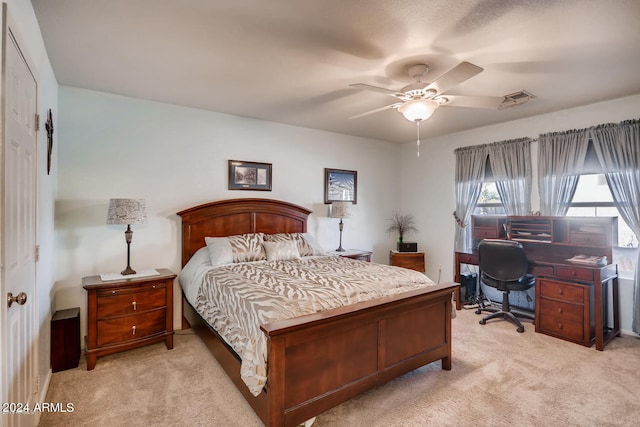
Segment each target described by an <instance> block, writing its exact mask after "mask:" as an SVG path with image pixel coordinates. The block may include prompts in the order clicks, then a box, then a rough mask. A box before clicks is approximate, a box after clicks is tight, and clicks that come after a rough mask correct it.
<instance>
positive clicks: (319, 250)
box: [302, 233, 327, 255]
mask: <svg viewBox="0 0 640 427" xmlns="http://www.w3.org/2000/svg"><path fill="white" fill-rule="evenodd" d="M302 237H303V238H304V240H306V241H307V243H308V244H309V246H311V247H312V248H313V254H314V255H327V251H325V250H324V248H323V247H322V246H320V244H319V243H318V241H317V240H316V238H315V237H313V236H312V235H311V234H309V233H302Z"/></svg>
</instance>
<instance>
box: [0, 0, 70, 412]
mask: <svg viewBox="0 0 640 427" xmlns="http://www.w3.org/2000/svg"><path fill="white" fill-rule="evenodd" d="M5 3H6V4H7V14H8V16H9V24H10V25H11V26H12V29H13V31H14V33H15V34H16V37H17V39H18V43H19V44H20V48H21V50H22V52H23V54H24V56H25V57H26V59H27V62H28V63H29V65H30V67H31V72H32V73H33V74H34V76H35V79H36V81H37V84H38V92H37V97H38V99H37V108H38V113H39V114H40V117H41V118H42V119H41V121H40V124H41V128H40V132H39V133H38V148H37V149H38V152H37V155H38V160H37V164H38V169H37V171H38V176H37V187H38V201H37V203H38V214H37V215H38V217H37V224H36V227H37V231H36V232H37V243H38V245H40V261H39V262H38V263H37V267H36V268H37V271H36V281H37V283H36V287H37V289H36V295H29V296H28V298H29V299H28V301H29V300H30V301H31V303H33V304H35V305H36V322H37V327H38V332H39V334H38V337H37V342H36V343H35V345H34V347H35V348H37V354H38V361H37V363H38V372H37V375H38V377H39V381H40V384H41V388H40V391H42V390H44V391H46V381H47V380H48V378H49V375H50V372H51V366H50V321H51V314H52V298H53V291H52V288H53V284H54V277H55V268H56V261H55V257H56V249H55V239H54V238H55V235H54V200H55V194H56V189H57V171H58V168H57V165H56V162H57V139H58V138H57V133H54V147H56V148H54V150H53V159H52V160H53V167H52V171H51V174H50V175H47V172H46V165H47V136H46V135H47V134H46V131H45V129H44V121H45V120H46V116H47V111H48V110H49V109H50V108H51V109H52V111H53V121H54V127H56V128H57V118H58V108H57V103H58V100H57V97H58V83H57V81H56V78H55V75H54V74H53V70H52V68H51V64H50V62H49V58H48V56H47V52H46V50H45V47H44V43H43V40H42V36H41V34H40V28H39V26H38V22H37V20H36V16H35V13H34V11H33V7H32V6H31V2H30V1H28V0H8V1H5ZM0 49H1V46H0ZM1 90H2V88H1V87H0V91H1ZM0 164H1V163H0ZM1 167H2V166H0V168H1ZM0 173H4V171H2V170H1V169H0ZM0 280H1V279H0ZM28 303H29V302H28ZM0 323H1V322H0ZM2 327H4V326H2V325H0V328H2ZM43 398H44V396H41V398H40V399H41V400H42V399H43ZM0 400H2V401H5V400H4V399H0Z"/></svg>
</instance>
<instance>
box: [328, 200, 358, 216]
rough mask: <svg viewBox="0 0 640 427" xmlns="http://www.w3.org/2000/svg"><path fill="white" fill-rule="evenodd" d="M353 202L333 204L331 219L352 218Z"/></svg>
mask: <svg viewBox="0 0 640 427" xmlns="http://www.w3.org/2000/svg"><path fill="white" fill-rule="evenodd" d="M351 206H353V203H352V202H333V203H331V218H349V217H350V216H351Z"/></svg>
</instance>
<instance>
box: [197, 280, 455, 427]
mask: <svg viewBox="0 0 640 427" xmlns="http://www.w3.org/2000/svg"><path fill="white" fill-rule="evenodd" d="M457 286H458V284H455V283H449V284H442V285H436V286H434V287H431V288H429V289H425V290H419V291H412V292H407V293H404V294H401V295H396V296H393V297H386V298H382V299H378V300H375V301H369V302H365V303H359V304H355V305H352V306H348V307H343V308H339V309H334V310H328V311H326V312H322V313H317V314H312V315H308V316H303V317H299V318H295V319H290V320H283V321H279V322H273V323H269V324H266V325H262V327H261V329H262V330H263V331H264V333H265V334H266V335H267V336H268V359H267V360H268V379H267V386H266V388H265V391H264V392H263V393H262V394H261V395H260V396H258V397H254V396H253V395H251V394H250V393H249V390H248V389H247V387H246V386H245V385H244V383H242V380H241V379H240V361H239V358H238V357H237V355H235V353H234V352H232V351H230V349H229V348H228V346H226V345H225V344H224V343H223V342H221V340H220V339H219V337H217V336H216V335H217V334H215V335H214V334H213V333H212V332H211V331H209V330H208V329H206V328H205V329H203V328H199V331H200V332H203V331H206V332H204V335H205V336H203V335H201V336H203V339H204V340H205V342H206V343H207V345H208V346H209V348H210V349H211V350H212V352H213V353H214V355H215V356H216V358H217V359H218V361H219V362H220V364H221V365H223V367H224V368H225V370H226V371H227V373H228V374H229V376H230V377H231V378H232V380H233V381H234V382H235V383H236V386H238V389H239V390H240V391H241V392H242V394H243V395H244V396H245V398H246V399H247V401H248V402H249V404H250V405H251V406H252V407H253V409H254V411H255V412H256V413H257V414H258V416H259V417H260V418H261V419H262V421H263V422H264V423H265V425H269V426H294V425H297V424H300V423H301V422H304V421H306V420H307V419H309V418H312V417H314V416H316V415H318V414H320V413H322V412H324V411H326V410H328V409H330V408H332V407H334V406H336V405H338V404H340V403H342V402H345V401H347V400H349V399H350V398H352V397H354V396H357V395H358V394H360V393H362V392H364V391H366V390H369V389H371V388H374V387H377V386H379V385H381V384H384V383H386V382H388V381H390V380H392V379H394V378H396V377H398V376H400V375H402V374H405V373H407V372H410V371H412V370H414V369H416V368H418V367H420V366H423V365H426V364H428V363H430V362H434V361H437V360H441V361H442V368H443V369H446V370H449V369H451V310H452V303H451V295H452V292H453V291H454V290H455V289H456V287H457Z"/></svg>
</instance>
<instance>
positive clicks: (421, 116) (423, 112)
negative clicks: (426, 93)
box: [398, 99, 440, 122]
mask: <svg viewBox="0 0 640 427" xmlns="http://www.w3.org/2000/svg"><path fill="white" fill-rule="evenodd" d="M439 106H440V104H439V103H437V102H436V101H434V100H432V99H414V100H413V101H408V102H405V103H404V104H402V105H401V106H400V107H398V111H400V112H401V113H402V115H403V116H404V117H405V118H406V119H407V120H410V121H412V122H418V121H422V120H427V119H428V118H429V117H431V115H432V114H433V112H434V111H436V109H437V108H438V107H439Z"/></svg>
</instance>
